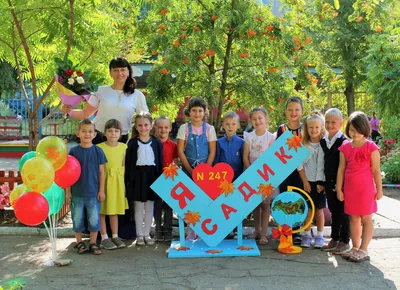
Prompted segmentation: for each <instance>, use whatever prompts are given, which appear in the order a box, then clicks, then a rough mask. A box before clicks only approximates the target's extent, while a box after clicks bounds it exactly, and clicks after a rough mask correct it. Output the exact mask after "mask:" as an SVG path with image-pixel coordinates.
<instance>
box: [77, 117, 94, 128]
mask: <svg viewBox="0 0 400 290" xmlns="http://www.w3.org/2000/svg"><path fill="white" fill-rule="evenodd" d="M82 125H92V126H93V129H95V130H96V125H95V124H94V123H93V121H92V120H90V119H83V120H81V121H80V122H79V124H78V130H79V129H80V128H81V126H82Z"/></svg>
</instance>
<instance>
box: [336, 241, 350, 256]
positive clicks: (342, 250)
mask: <svg viewBox="0 0 400 290" xmlns="http://www.w3.org/2000/svg"><path fill="white" fill-rule="evenodd" d="M347 251H350V245H349V244H346V243H343V242H339V244H338V246H337V247H336V249H334V250H333V251H332V254H334V255H341V254H343V253H346V252H347Z"/></svg>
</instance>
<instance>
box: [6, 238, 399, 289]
mask: <svg viewBox="0 0 400 290" xmlns="http://www.w3.org/2000/svg"><path fill="white" fill-rule="evenodd" d="M72 244H73V239H69V238H64V239H59V240H58V249H59V251H58V252H59V257H61V258H68V259H73V260H74V261H73V263H72V264H71V265H69V266H66V267H62V268H57V267H47V266H44V265H43V262H44V261H46V260H48V259H49V258H50V255H51V252H50V244H49V242H48V240H47V239H45V238H44V237H37V236H36V237H33V236H2V237H1V247H0V257H1V258H0V261H1V264H0V280H2V281H3V282H2V283H4V282H5V281H9V280H12V279H19V280H21V281H24V283H25V285H26V287H25V289H43V290H44V289H136V288H141V289H267V288H268V289H293V288H295V289H310V288H311V289H313V288H319V289H396V288H397V287H400V239H399V238H395V239H381V240H380V239H378V240H377V239H375V240H373V242H372V243H371V248H370V255H371V261H370V262H364V263H361V264H354V263H351V262H347V261H345V260H343V259H342V258H341V257H332V256H330V255H329V254H327V253H324V252H322V251H320V250H305V251H303V252H302V253H301V254H299V255H294V256H289V255H282V254H280V253H278V252H277V251H276V250H275V249H276V246H277V243H276V242H272V243H271V244H270V245H268V246H262V247H261V248H260V249H261V253H262V255H261V257H236V258H214V259H213V258H210V259H179V260H178V259H168V258H167V256H166V250H167V248H168V246H167V244H160V245H156V246H154V247H136V246H133V245H130V246H129V247H128V248H126V249H121V250H114V251H108V252H105V253H103V255H101V256H94V255H92V254H89V253H85V254H83V255H78V254H77V253H75V250H73V249H72Z"/></svg>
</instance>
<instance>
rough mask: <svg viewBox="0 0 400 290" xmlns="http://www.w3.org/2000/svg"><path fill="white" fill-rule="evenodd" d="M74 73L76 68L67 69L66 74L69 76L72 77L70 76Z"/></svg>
mask: <svg viewBox="0 0 400 290" xmlns="http://www.w3.org/2000/svg"><path fill="white" fill-rule="evenodd" d="M73 73H74V70H73V69H67V70H66V71H65V73H64V74H65V75H66V76H67V77H70V76H72V74H73Z"/></svg>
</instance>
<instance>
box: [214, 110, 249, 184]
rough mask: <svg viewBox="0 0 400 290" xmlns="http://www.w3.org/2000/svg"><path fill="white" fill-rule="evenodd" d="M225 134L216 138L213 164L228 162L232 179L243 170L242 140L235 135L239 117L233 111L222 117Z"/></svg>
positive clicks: (238, 125) (238, 126)
mask: <svg viewBox="0 0 400 290" xmlns="http://www.w3.org/2000/svg"><path fill="white" fill-rule="evenodd" d="M222 127H223V128H224V130H225V136H224V137H221V138H219V139H218V140H217V152H216V155H215V159H214V164H217V163H218V162H224V163H227V164H229V165H230V166H231V167H232V168H233V171H234V177H233V181H235V179H236V178H238V177H239V176H240V175H241V174H242V172H243V148H244V140H243V139H242V138H240V137H238V136H237V135H236V131H237V129H239V128H240V119H239V116H238V114H236V113H235V112H228V113H226V114H225V115H224V117H223V119H222Z"/></svg>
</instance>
